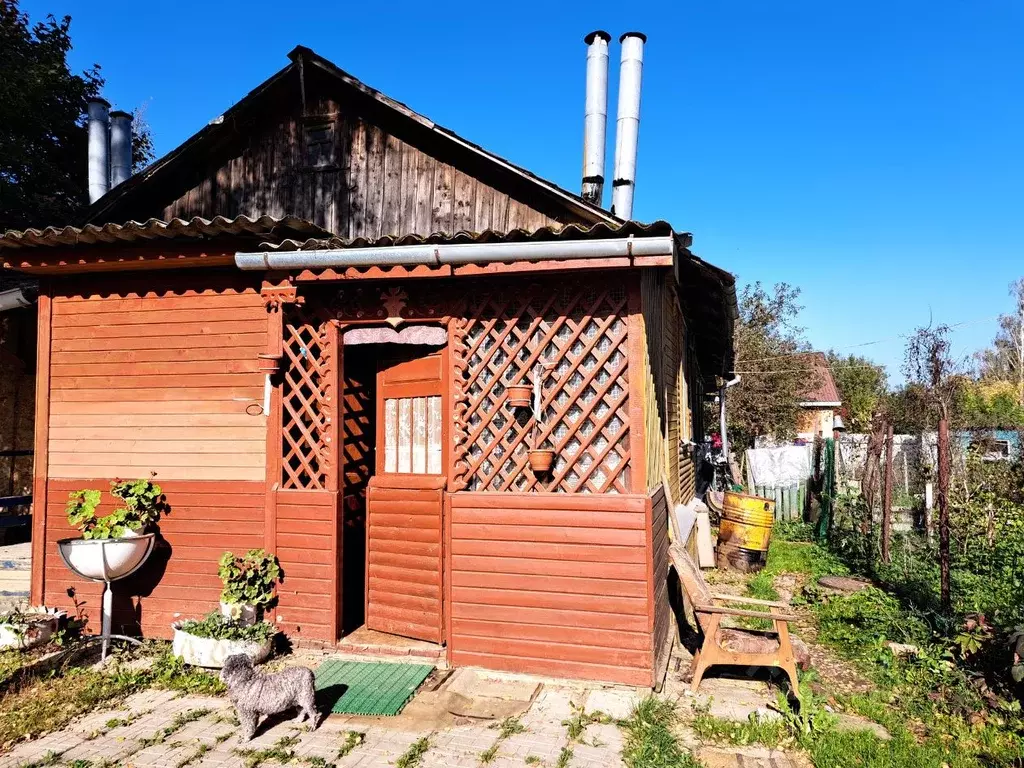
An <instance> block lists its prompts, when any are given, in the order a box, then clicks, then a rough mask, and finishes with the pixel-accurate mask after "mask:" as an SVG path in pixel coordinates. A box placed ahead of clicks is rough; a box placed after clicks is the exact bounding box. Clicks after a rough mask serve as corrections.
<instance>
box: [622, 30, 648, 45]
mask: <svg viewBox="0 0 1024 768" xmlns="http://www.w3.org/2000/svg"><path fill="white" fill-rule="evenodd" d="M627 37H639V38H640V42H641V43H646V42H647V35H645V34H644V33H643V32H625V33H623V35H622V37H620V38H619V42H620V43H621V42H623V41H624V40H625V39H626V38H627Z"/></svg>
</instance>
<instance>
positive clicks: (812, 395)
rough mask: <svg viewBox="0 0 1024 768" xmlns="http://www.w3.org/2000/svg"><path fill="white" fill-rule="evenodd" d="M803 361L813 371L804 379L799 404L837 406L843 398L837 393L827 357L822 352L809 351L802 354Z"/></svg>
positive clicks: (816, 406)
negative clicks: (803, 387)
mask: <svg viewBox="0 0 1024 768" xmlns="http://www.w3.org/2000/svg"><path fill="white" fill-rule="evenodd" d="M803 362H805V363H807V364H808V367H809V368H812V369H813V371H812V373H811V375H810V376H808V377H807V379H806V381H805V385H806V388H805V389H804V390H803V391H802V392H801V393H800V398H801V400H800V405H802V406H804V407H806V408H823V407H826V406H832V407H834V408H838V407H839V406H840V405H842V402H843V398H842V397H841V396H840V394H839V387H837V386H836V380H835V379H834V378H832V369H831V368H829V367H828V359H827V358H826V357H825V353H824V352H811V353H809V354H806V355H804V356H803Z"/></svg>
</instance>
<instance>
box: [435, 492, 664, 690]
mask: <svg viewBox="0 0 1024 768" xmlns="http://www.w3.org/2000/svg"><path fill="white" fill-rule="evenodd" d="M647 503H648V501H647V497H646V496H638V495H626V494H620V495H593V494H586V495H584V494H528V495H527V494H500V495H499V494H489V493H456V494H453V495H452V496H451V497H450V510H451V524H450V527H451V565H450V573H451V578H450V587H449V592H450V606H451V608H450V611H451V631H450V635H449V638H448V642H449V647H450V660H451V662H452V663H453V664H456V665H475V666H481V667H488V668H491V669H500V670H506V671H510V672H526V673H533V674H545V675H556V676H564V677H574V678H586V679H596V680H608V681H613V682H620V683H626V684H631V685H650V684H651V679H652V668H653V648H652V632H651V622H652V620H653V619H652V610H653V606H652V604H651V595H650V590H651V584H650V579H651V567H650V562H651V556H650V553H649V550H648V534H647V531H646V530H645V527H646V524H647V519H648V515H647Z"/></svg>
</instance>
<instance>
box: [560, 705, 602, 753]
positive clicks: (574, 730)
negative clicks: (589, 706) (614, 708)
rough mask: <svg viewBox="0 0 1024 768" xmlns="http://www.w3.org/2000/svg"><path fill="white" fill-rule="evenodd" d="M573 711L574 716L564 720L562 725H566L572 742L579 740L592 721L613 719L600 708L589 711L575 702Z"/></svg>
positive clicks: (566, 730) (599, 721)
mask: <svg viewBox="0 0 1024 768" xmlns="http://www.w3.org/2000/svg"><path fill="white" fill-rule="evenodd" d="M572 711H573V715H572V717H570V718H569V719H568V720H563V721H562V725H564V726H565V732H566V733H567V734H568V735H569V743H570V744H571V743H572V742H574V741H579V740H580V737H581V736H582V735H583V733H584V731H586V730H587V726H588V725H590V724H591V723H610V722H611V721H612V719H611V718H610V717H608V715H606V714H605V713H604V712H601V711H600V710H595V711H594V712H587V711H586V709H584V708H583V707H577V706H576V705H575V704H573V705H572Z"/></svg>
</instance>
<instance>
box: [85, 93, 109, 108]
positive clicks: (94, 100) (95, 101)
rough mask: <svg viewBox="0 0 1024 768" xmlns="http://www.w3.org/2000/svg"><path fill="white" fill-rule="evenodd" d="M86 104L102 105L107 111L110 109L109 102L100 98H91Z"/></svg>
mask: <svg viewBox="0 0 1024 768" xmlns="http://www.w3.org/2000/svg"><path fill="white" fill-rule="evenodd" d="M86 103H87V104H102V105H103V106H104V107H106V108H107V109H110V102H109V101H107V100H106V99H104V98H103V97H102V96H93V97H92V98H89V99H86Z"/></svg>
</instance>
